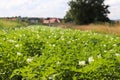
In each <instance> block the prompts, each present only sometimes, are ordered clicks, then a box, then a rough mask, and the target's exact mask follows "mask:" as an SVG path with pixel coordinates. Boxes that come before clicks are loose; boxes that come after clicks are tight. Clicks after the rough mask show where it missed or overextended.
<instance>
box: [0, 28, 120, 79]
mask: <svg viewBox="0 0 120 80" xmlns="http://www.w3.org/2000/svg"><path fill="white" fill-rule="evenodd" d="M0 80H120V37H119V36H116V35H108V34H99V33H94V32H91V31H78V30H71V29H61V28H54V27H51V28H50V27H46V26H29V27H26V28H16V29H14V30H11V31H8V32H6V31H4V30H0Z"/></svg>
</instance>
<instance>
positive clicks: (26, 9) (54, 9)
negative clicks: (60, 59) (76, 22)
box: [0, 0, 120, 19]
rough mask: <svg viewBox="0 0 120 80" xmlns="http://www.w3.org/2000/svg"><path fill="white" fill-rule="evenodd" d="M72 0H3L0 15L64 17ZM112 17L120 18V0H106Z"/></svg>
mask: <svg viewBox="0 0 120 80" xmlns="http://www.w3.org/2000/svg"><path fill="white" fill-rule="evenodd" d="M68 1H70V0H2V1H1V3H0V11H1V12H0V16H19V15H20V16H35V17H64V15H65V14H66V11H67V10H68V4H67V2H68ZM105 4H108V5H110V7H109V10H110V12H111V13H110V14H109V15H108V16H109V18H110V19H118V18H119V19H120V14H119V13H120V9H119V8H120V5H119V4H120V0H105Z"/></svg>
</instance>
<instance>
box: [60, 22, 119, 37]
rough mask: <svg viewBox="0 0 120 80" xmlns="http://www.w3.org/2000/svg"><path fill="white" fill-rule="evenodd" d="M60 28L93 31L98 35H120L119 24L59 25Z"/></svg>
mask: <svg viewBox="0 0 120 80" xmlns="http://www.w3.org/2000/svg"><path fill="white" fill-rule="evenodd" d="M59 26H60V27H62V28H72V29H77V30H83V31H86V30H87V31H94V32H99V33H108V34H115V35H120V23H116V24H107V23H106V24H89V25H75V24H61V25H59Z"/></svg>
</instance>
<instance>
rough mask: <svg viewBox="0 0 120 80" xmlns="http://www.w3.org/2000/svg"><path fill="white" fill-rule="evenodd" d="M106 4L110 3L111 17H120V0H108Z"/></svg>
mask: <svg viewBox="0 0 120 80" xmlns="http://www.w3.org/2000/svg"><path fill="white" fill-rule="evenodd" d="M105 4H108V5H109V6H110V7H109V11H110V14H109V15H108V16H109V18H110V19H113V20H115V19H120V14H119V13H120V0H106V1H105Z"/></svg>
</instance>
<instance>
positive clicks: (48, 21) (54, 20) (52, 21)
mask: <svg viewBox="0 0 120 80" xmlns="http://www.w3.org/2000/svg"><path fill="white" fill-rule="evenodd" d="M60 22H61V21H60V19H59V18H47V19H43V24H55V23H60Z"/></svg>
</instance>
